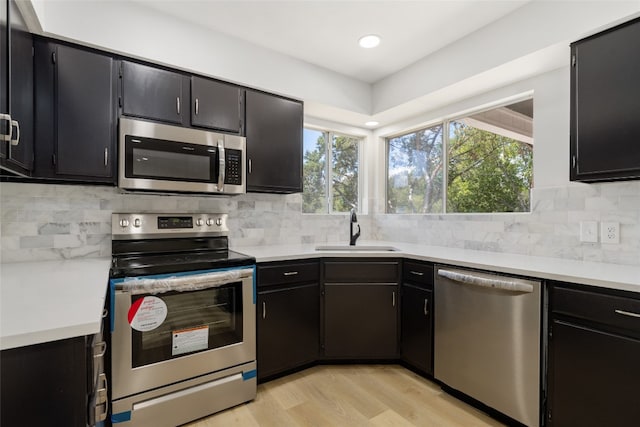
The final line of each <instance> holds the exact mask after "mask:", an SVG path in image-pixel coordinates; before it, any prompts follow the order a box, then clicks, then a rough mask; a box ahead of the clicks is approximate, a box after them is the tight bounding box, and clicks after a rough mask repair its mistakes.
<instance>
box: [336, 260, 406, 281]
mask: <svg viewBox="0 0 640 427" xmlns="http://www.w3.org/2000/svg"><path fill="white" fill-rule="evenodd" d="M399 271H400V265H399V263H398V261H325V262H324V281H325V282H334V283H336V282H337V283H341V282H347V283H397V282H398V274H399Z"/></svg>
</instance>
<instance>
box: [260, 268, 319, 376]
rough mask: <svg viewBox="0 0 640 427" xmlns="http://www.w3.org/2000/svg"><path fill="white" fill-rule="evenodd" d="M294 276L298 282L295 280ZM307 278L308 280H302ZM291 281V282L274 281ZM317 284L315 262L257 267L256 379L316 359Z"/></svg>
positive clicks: (285, 370) (317, 329) (317, 342)
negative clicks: (280, 277)
mask: <svg viewBox="0 0 640 427" xmlns="http://www.w3.org/2000/svg"><path fill="white" fill-rule="evenodd" d="M277 276H282V279H279V278H278V277H277ZM296 277H297V278H298V279H299V280H300V283H296V282H295V281H294V279H295V278H296ZM261 279H263V280H261ZM308 279H310V280H311V282H309V281H306V282H305V280H308ZM290 281H293V282H292V283H280V284H277V283H273V282H290ZM318 288H319V285H318V264H317V262H314V263H306V264H277V265H275V266H271V267H261V266H259V267H258V299H257V303H258V305H257V336H258V342H257V356H258V380H259V381H260V380H263V379H265V378H269V377H273V376H275V375H277V374H280V373H283V372H287V371H290V370H292V369H295V368H298V367H300V366H304V365H307V364H309V363H313V362H315V361H316V360H317V358H318V349H319V342H320V338H319V327H320V320H319V294H318V292H319V291H318Z"/></svg>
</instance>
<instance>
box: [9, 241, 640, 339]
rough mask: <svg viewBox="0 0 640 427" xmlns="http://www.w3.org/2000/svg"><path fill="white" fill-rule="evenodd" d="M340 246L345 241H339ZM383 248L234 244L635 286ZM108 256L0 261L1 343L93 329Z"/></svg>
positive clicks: (632, 278) (636, 277)
mask: <svg viewBox="0 0 640 427" xmlns="http://www.w3.org/2000/svg"><path fill="white" fill-rule="evenodd" d="M345 245H346V244H345ZM358 245H360V246H364V245H367V246H392V247H394V248H396V249H398V250H397V251H395V252H387V251H348V252H347V251H317V250H315V247H316V246H317V245H315V244H313V245H267V246H255V247H236V248H234V250H237V251H239V252H242V253H245V254H247V255H251V256H254V257H255V258H256V259H257V261H258V262H270V261H285V260H295V259H308V258H322V257H325V258H326V257H395V258H398V257H402V258H409V259H416V260H424V261H431V262H435V263H442V264H452V265H457V266H461V267H472V268H479V269H485V270H492V271H498V272H503V273H510V274H517V275H522V276H529V277H537V278H541V279H552V280H559V281H566V282H573V283H580V284H584V285H593V286H599V287H603V288H609V289H620V290H627V291H632V292H640V266H627V265H617V264H604V263H595V262H583V261H572V260H566V259H559V258H546V257H534V256H526V255H514V254H503V253H497V252H483V251H474V250H466V249H456V248H447V247H440V246H427V245H418V244H412V243H401V242H382V241H369V242H358ZM110 265H111V259H110V258H90V259H74V260H65V261H39V262H21V263H11V264H1V265H0V349H2V350H4V349H9V348H15V347H22V346H26V345H32V344H39V343H43V342H48V341H55V340H61V339H65V338H72V337H77V336H83V335H91V334H95V333H97V332H99V330H100V324H101V315H102V309H103V307H104V302H105V298H106V292H107V289H108V280H109V267H110Z"/></svg>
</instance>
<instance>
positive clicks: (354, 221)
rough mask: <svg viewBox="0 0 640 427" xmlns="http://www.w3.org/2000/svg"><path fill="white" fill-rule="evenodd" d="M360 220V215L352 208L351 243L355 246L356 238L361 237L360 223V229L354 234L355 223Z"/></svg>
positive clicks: (350, 222)
mask: <svg viewBox="0 0 640 427" xmlns="http://www.w3.org/2000/svg"><path fill="white" fill-rule="evenodd" d="M356 222H358V217H357V216H356V210H355V209H351V219H350V220H349V245H350V246H355V245H356V240H358V237H360V224H358V231H357V232H356V234H353V224H354V223H356Z"/></svg>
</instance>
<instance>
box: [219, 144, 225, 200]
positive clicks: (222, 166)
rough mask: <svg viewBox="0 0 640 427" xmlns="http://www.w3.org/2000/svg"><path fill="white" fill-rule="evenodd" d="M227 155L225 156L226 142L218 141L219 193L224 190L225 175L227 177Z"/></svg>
mask: <svg viewBox="0 0 640 427" xmlns="http://www.w3.org/2000/svg"><path fill="white" fill-rule="evenodd" d="M225 169H226V164H225V155H224V140H222V139H219V140H218V191H223V190H224V175H225Z"/></svg>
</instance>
